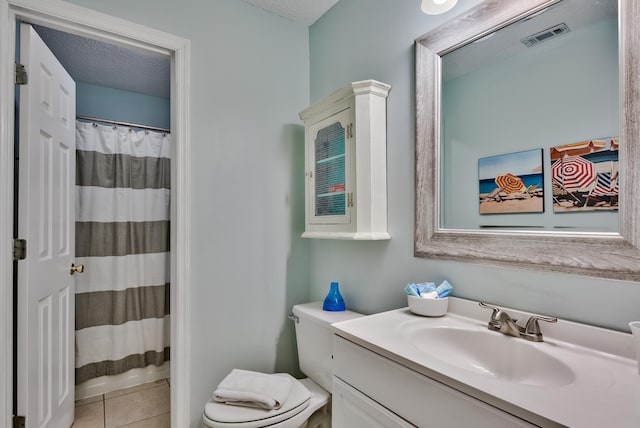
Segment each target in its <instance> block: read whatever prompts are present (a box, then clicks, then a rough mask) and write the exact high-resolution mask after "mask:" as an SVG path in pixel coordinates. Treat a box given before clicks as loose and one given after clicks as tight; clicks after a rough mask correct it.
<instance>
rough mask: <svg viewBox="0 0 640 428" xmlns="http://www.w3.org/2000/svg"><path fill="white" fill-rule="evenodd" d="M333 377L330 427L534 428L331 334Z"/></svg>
mask: <svg viewBox="0 0 640 428" xmlns="http://www.w3.org/2000/svg"><path fill="white" fill-rule="evenodd" d="M333 373H334V378H333V379H334V380H333V398H332V400H333V409H334V410H333V417H332V427H333V428H354V427H370V426H376V425H375V424H374V425H370V423H371V422H370V421H371V418H373V419H377V418H378V415H380V417H381V419H378V420H379V421H384V423H382V426H385V427H411V426H416V427H420V428H460V427H474V428H514V427H520V428H532V427H535V426H536V425H533V424H530V423H529V422H527V421H524V420H522V419H520V418H518V417H516V416H513V415H511V414H510V413H507V412H505V411H502V410H500V409H498V408H496V407H494V406H491V405H489V404H487V403H484V402H482V401H480V400H478V399H476V398H473V397H471V396H469V395H467V394H464V393H462V392H460V391H458V390H456V389H453V388H451V387H449V386H446V385H444V384H443V383H440V382H438V381H435V380H433V379H431V378H429V377H427V376H423V375H422V374H420V373H417V372H415V371H413V370H411V369H409V368H407V367H404V366H402V365H400V364H398V363H396V362H394V361H392V360H390V359H387V358H385V357H383V356H381V355H379V354H377V353H374V352H371V351H369V350H368V349H365V348H363V347H361V346H359V345H356V344H354V343H353V342H350V341H348V340H346V339H344V338H342V337H340V336H337V335H334V342H333ZM336 388H337V391H338V393H337V394H336ZM345 391H346V392H345ZM388 417H390V418H392V419H387V418H388ZM388 420H391V421H393V422H387V421H388Z"/></svg>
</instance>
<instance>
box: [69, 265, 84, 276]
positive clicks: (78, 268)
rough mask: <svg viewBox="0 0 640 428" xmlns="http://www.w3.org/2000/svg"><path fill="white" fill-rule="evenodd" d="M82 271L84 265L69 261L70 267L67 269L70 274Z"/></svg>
mask: <svg viewBox="0 0 640 428" xmlns="http://www.w3.org/2000/svg"><path fill="white" fill-rule="evenodd" d="M76 272H77V273H82V272H84V265H78V266H76V265H74V264H73V263H71V269H69V273H70V274H71V275H73V274H74V273H76Z"/></svg>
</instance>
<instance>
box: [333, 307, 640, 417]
mask: <svg viewBox="0 0 640 428" xmlns="http://www.w3.org/2000/svg"><path fill="white" fill-rule="evenodd" d="M503 309H505V310H506V311H507V312H508V313H509V314H510V315H511V316H512V317H513V318H517V319H519V320H521V321H520V322H521V325H522V323H524V321H525V320H527V319H528V318H529V317H530V316H532V315H533V314H531V313H527V312H522V311H518V310H515V309H511V308H503ZM489 317H490V314H489V313H488V312H487V311H485V310H484V309H481V308H480V307H479V306H478V302H475V301H472V300H465V299H460V298H456V297H450V298H449V309H448V312H447V314H446V315H444V316H442V317H436V318H431V317H421V316H417V315H415V314H413V313H411V312H410V310H409V309H408V308H401V309H396V310H393V311H388V312H383V313H379V314H374V315H370V316H366V317H361V318H357V319H355V320H350V321H345V322H341V323H336V324H333V325H332V329H333V330H334V332H335V333H336V334H337V335H339V336H341V337H343V338H344V339H347V340H348V341H351V342H352V343H354V344H356V345H359V346H362V347H364V348H366V349H369V350H370V351H372V352H374V353H375V354H377V355H378V356H380V357H381V358H386V359H389V360H391V361H392V362H395V363H396V364H399V365H401V366H403V367H406V368H408V369H409V370H411V371H412V372H413V373H416V374H420V375H423V376H426V377H427V378H429V379H432V380H434V381H436V382H439V383H441V384H443V385H445V386H449V387H451V388H453V389H455V390H457V391H459V392H461V393H463V394H467V395H469V396H471V397H474V398H476V399H478V400H480V401H482V402H485V403H488V404H490V405H492V406H494V407H496V408H498V409H501V410H504V411H506V412H508V413H511V414H513V415H515V416H518V417H520V418H522V419H524V420H528V421H531V422H533V423H534V425H537V426H544V427H566V426H570V427H585V428H586V427H588V428H601V427H616V428H623V427H624V428H637V427H640V406H638V402H639V401H638V400H639V399H640V376H638V366H637V363H636V360H635V348H634V347H633V341H632V337H631V335H630V334H629V333H623V332H617V331H612V330H605V329H602V328H598V327H593V326H587V325H583V324H578V323H574V322H569V321H565V320H558V322H557V323H555V324H550V325H547V324H545V325H543V326H542V328H543V334H544V342H541V343H534V342H529V341H527V340H525V339H522V338H516V337H510V336H505V335H503V334H501V333H500V332H497V331H490V330H488V329H487V322H488V319H489ZM371 376H372V377H375V376H378V374H377V373H374V372H372V373H371ZM407 391H410V389H408V390H407ZM407 393H408V392H407ZM447 410H451V408H448V407H446V406H444V407H443V411H447ZM472 425H473V424H469V423H468V424H466V426H472Z"/></svg>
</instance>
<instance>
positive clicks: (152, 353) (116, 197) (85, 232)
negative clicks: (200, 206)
mask: <svg viewBox="0 0 640 428" xmlns="http://www.w3.org/2000/svg"><path fill="white" fill-rule="evenodd" d="M169 141H170V138H169V136H168V135H166V134H163V133H159V132H151V131H136V130H133V129H130V128H126V127H119V126H118V127H112V126H103V125H97V124H92V123H83V122H76V145H77V147H76V149H77V151H76V263H81V264H84V266H85V272H84V273H82V274H80V275H77V281H76V384H80V383H82V382H85V381H87V380H89V379H92V378H96V377H100V376H107V375H116V374H120V373H124V372H126V371H128V370H130V369H133V368H142V367H146V366H148V365H151V364H153V365H156V366H160V365H162V364H163V363H164V362H165V361H168V360H169V338H170V334H169V330H170V329H169V201H170V145H169Z"/></svg>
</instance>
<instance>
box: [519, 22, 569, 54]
mask: <svg viewBox="0 0 640 428" xmlns="http://www.w3.org/2000/svg"><path fill="white" fill-rule="evenodd" d="M569 31H571V30H570V29H569V27H567V24H565V23H564V22H563V23H562V24H558V25H554V26H553V27H551V28H547V29H546V30H544V31H540V32H539V33H536V34H533V35H531V36H528V37H525V38H524V39H521V40H520V41H521V42H522V43H524V44H525V46H526V47H528V48H530V47H532V46H535V45H537V44H540V43H542V42H544V41H547V40H549V39H551V38H553V37H556V36H559V35H561V34H566V33H568V32H569Z"/></svg>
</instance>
